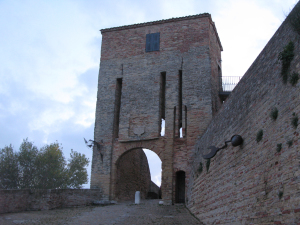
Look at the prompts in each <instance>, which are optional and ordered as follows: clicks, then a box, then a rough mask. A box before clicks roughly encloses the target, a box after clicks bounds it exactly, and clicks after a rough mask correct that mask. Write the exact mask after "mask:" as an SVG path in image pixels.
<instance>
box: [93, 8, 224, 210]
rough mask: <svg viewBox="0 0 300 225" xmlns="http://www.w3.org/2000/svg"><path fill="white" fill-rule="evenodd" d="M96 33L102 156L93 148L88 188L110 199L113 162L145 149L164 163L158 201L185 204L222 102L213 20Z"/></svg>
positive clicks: (177, 21) (97, 130)
mask: <svg viewBox="0 0 300 225" xmlns="http://www.w3.org/2000/svg"><path fill="white" fill-rule="evenodd" d="M101 33H102V47H101V61H100V71H99V81H98V82H99V83H98V94H97V108H96V122H95V133H94V135H95V137H94V140H95V141H97V142H101V145H102V147H101V151H102V153H103V157H102V156H101V154H100V152H99V150H98V149H97V148H95V147H94V152H93V160H92V175H91V188H101V189H102V190H103V193H104V194H105V196H107V197H108V198H110V199H115V197H116V196H115V192H116V186H117V172H118V171H117V170H118V166H117V165H118V161H119V159H120V158H121V157H122V156H123V155H124V154H125V153H126V152H128V151H130V150H132V149H141V148H147V149H150V150H152V151H154V152H155V153H156V154H157V155H158V156H159V157H160V159H161V161H162V186H161V190H162V198H163V200H164V203H165V204H171V203H174V202H182V201H183V202H184V199H185V184H186V183H187V180H188V179H189V176H190V172H189V171H190V165H191V161H192V160H193V159H192V158H191V157H192V155H193V153H194V145H195V141H196V139H197V137H199V136H200V135H202V133H203V132H204V131H205V129H206V127H207V125H208V124H209V122H210V121H211V119H212V117H213V115H214V113H215V112H216V111H217V110H218V108H219V107H220V105H221V101H220V98H219V76H220V74H221V51H222V46H221V43H220V40H219V37H218V34H217V31H216V28H215V25H214V22H213V21H212V19H211V16H210V14H207V13H204V14H199V15H194V16H187V17H180V18H172V19H167V20H160V21H155V22H148V23H142V24H134V25H129V26H122V27H114V28H109V29H103V30H101ZM162 120H165V127H164V129H165V134H164V135H163V136H162V134H161V130H162V125H161V124H162ZM118 185H120V184H118Z"/></svg>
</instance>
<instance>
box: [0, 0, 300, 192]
mask: <svg viewBox="0 0 300 225" xmlns="http://www.w3.org/2000/svg"><path fill="white" fill-rule="evenodd" d="M296 2H297V1H296V0H211V1H204V0H201V1H200V0H184V1H179V0H159V1H158V0H153V1H142V0H139V1H134V0H119V1H116V0H110V1H103V0H98V1H88V0H64V1H60V0H51V1H50V0H48V1H46V0H44V1H43V0H22V1H17V0H0V30H1V35H0V62H1V63H0V128H1V129H0V148H3V147H4V146H5V145H9V144H13V146H14V147H15V149H16V150H17V149H18V148H19V146H20V143H21V142H22V140H23V139H24V138H27V137H28V139H29V140H30V141H34V143H35V144H36V145H37V146H38V147H42V146H43V145H44V144H46V143H52V142H55V141H56V140H57V141H58V142H59V143H62V146H63V148H64V154H65V156H66V157H67V158H68V157H69V153H70V150H71V149H74V150H75V151H78V152H81V153H84V154H86V155H87V157H88V158H90V160H91V159H92V152H91V150H90V149H87V148H86V146H85V144H84V142H83V137H85V138H86V139H93V129H94V120H95V106H96V92H97V76H98V69H99V68H98V67H99V61H100V48H101V34H100V32H99V30H100V29H103V28H109V27H115V26H122V25H129V24H134V23H142V22H148V21H155V20H161V19H168V18H172V17H180V16H187V15H193V14H199V13H204V12H208V13H210V14H212V19H213V21H214V22H215V24H216V27H217V30H218V33H219V36H220V39H221V43H222V45H223V48H224V51H223V53H222V60H223V61H222V64H223V75H224V76H242V75H243V74H244V73H245V72H246V70H247V69H248V68H249V66H250V65H251V63H252V62H253V61H254V60H255V58H256V56H257V55H258V54H259V52H260V51H261V50H262V49H263V47H264V46H265V45H266V43H267V41H268V40H269V39H270V38H271V37H272V35H273V34H274V32H275V31H276V29H277V28H278V27H279V26H280V24H281V22H282V21H283V20H284V18H285V15H286V14H287V13H288V12H289V10H290V9H291V8H292V7H293V5H294V4H295V3H296ZM150 164H151V162H150ZM156 167H158V166H155V165H154V168H156ZM159 170H160V168H159ZM88 171H89V174H90V167H89V168H88ZM154 173H155V176H156V175H157V174H158V173H159V172H158V169H157V170H156V171H155V172H154ZM86 187H89V185H87V186H86Z"/></svg>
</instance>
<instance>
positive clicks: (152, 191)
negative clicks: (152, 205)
mask: <svg viewBox="0 0 300 225" xmlns="http://www.w3.org/2000/svg"><path fill="white" fill-rule="evenodd" d="M160 192H161V191H160V188H159V187H158V186H157V185H156V184H155V183H154V182H153V181H151V183H150V187H149V191H148V194H147V198H151V199H158V198H161V193H160Z"/></svg>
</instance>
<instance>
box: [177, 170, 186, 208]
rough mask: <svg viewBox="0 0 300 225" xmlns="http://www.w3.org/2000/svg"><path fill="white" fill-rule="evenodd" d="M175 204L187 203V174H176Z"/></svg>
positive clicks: (179, 172) (182, 172)
mask: <svg viewBox="0 0 300 225" xmlns="http://www.w3.org/2000/svg"><path fill="white" fill-rule="evenodd" d="M175 202H176V203H185V172H184V171H182V170H180V171H177V172H176V187H175Z"/></svg>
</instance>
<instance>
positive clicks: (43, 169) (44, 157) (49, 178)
mask: <svg viewBox="0 0 300 225" xmlns="http://www.w3.org/2000/svg"><path fill="white" fill-rule="evenodd" d="M36 166H37V174H36V184H35V188H38V189H53V188H67V187H68V177H67V175H68V173H67V169H66V160H65V157H64V156H63V152H62V150H61V149H60V146H59V144H58V143H52V144H50V145H46V146H44V147H43V148H41V150H40V151H39V153H38V155H37V158H36Z"/></svg>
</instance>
